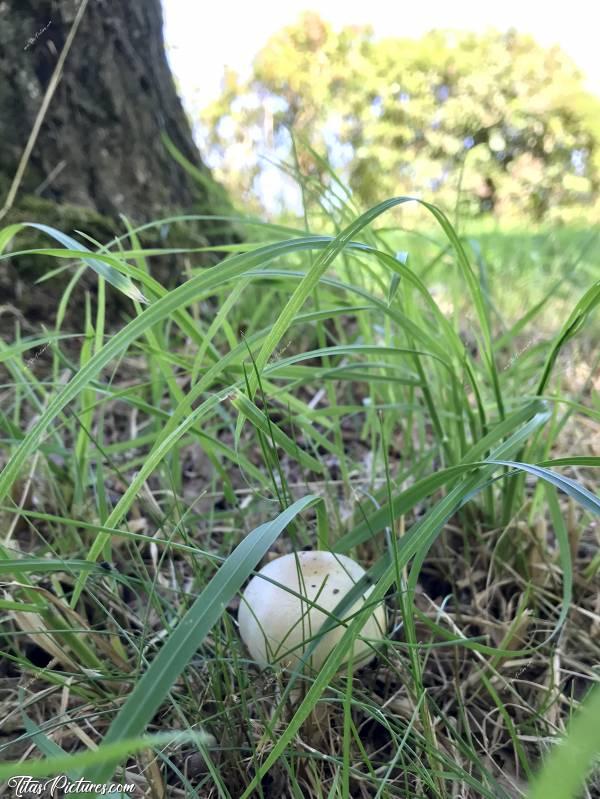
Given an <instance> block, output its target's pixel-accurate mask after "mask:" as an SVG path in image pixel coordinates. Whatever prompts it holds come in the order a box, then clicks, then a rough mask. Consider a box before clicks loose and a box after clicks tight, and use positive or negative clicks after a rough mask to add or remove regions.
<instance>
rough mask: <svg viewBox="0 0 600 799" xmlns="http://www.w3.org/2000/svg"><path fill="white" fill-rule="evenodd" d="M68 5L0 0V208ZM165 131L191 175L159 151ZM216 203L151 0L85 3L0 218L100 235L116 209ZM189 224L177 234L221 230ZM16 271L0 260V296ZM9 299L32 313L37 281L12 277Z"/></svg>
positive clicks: (115, 219) (152, 212) (217, 191)
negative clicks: (31, 282)
mask: <svg viewBox="0 0 600 799" xmlns="http://www.w3.org/2000/svg"><path fill="white" fill-rule="evenodd" d="M80 5H81V3H80V2H76V0H35V2H34V1H33V0H5V2H3V3H0V109H1V113H0V141H1V142H2V147H1V148H0V207H2V205H3V204H5V200H6V198H7V195H8V191H9V186H10V185H11V182H12V180H13V177H14V175H15V173H16V170H17V166H18V164H19V161H20V159H21V157H22V154H23V150H24V147H25V143H26V142H27V140H28V137H29V135H30V132H31V130H32V128H33V126H34V122H35V120H36V117H37V115H38V112H39V110H40V107H41V105H42V101H43V98H44V96H45V94H46V92H47V91H48V87H49V85H50V82H51V80H52V77H53V74H54V72H55V68H56V65H57V63H58V60H59V58H60V55H61V53H62V52H63V48H64V47H65V43H66V42H67V39H68V36H69V32H70V30H71V27H72V25H73V22H74V20H75V19H76V15H77V11H78V9H79V8H80ZM165 136H167V137H168V138H169V139H170V141H172V143H173V144H174V146H175V147H176V148H177V150H178V151H179V152H180V153H181V154H182V155H183V156H184V157H185V159H187V161H188V162H189V163H190V164H191V165H193V167H194V169H195V171H196V177H197V179H194V178H193V177H192V176H191V175H190V173H189V171H186V169H184V168H183V167H182V166H181V165H180V164H179V163H178V162H177V161H176V160H175V158H174V157H173V155H172V154H170V153H169V152H168V150H167V147H166V146H165ZM223 207H228V205H227V200H226V195H225V193H224V192H223V190H222V189H221V188H220V187H218V186H217V185H216V183H214V181H213V180H212V178H211V176H210V173H209V171H208V169H207V168H206V167H205V166H204V165H203V164H202V162H201V160H200V156H199V154H198V151H197V148H196V146H195V144H194V141H193V139H192V136H191V132H190V127H189V124H188V120H187V118H186V116H185V113H184V111H183V108H182V106H181V103H180V101H179V98H178V96H177V92H176V90H175V85H174V83H173V78H172V76H171V73H170V70H169V66H168V63H167V59H166V56H165V50H164V42H163V21H162V11H161V6H160V0H114V1H113V2H110V3H108V2H104V1H103V0H94V1H93V2H89V3H88V4H87V6H86V7H85V10H84V12H83V16H82V17H81V22H80V24H79V26H78V28H77V31H76V34H75V37H74V39H73V43H72V46H71V48H70V50H69V51H68V54H67V56H66V60H65V64H64V69H63V72H62V75H61V78H60V82H59V83H58V86H57V88H56V91H55V93H54V95H53V96H52V100H51V102H50V106H49V108H48V111H47V113H46V114H45V116H44V120H43V124H42V126H41V129H40V132H39V135H38V137H37V140H36V144H35V147H34V149H33V151H32V153H31V156H30V158H29V159H28V161H27V167H26V170H25V173H24V175H23V179H22V181H21V182H20V185H19V189H18V192H17V195H16V198H15V201H14V203H13V204H12V207H11V208H10V209H8V215H7V216H5V219H4V222H7V221H8V222H10V221H15V220H25V219H26V220H28V221H38V222H46V223H48V224H51V225H54V226H56V227H58V228H60V229H62V230H64V231H65V232H68V233H72V231H73V229H74V228H78V229H81V230H84V231H85V232H86V233H88V234H91V235H93V236H95V237H96V238H99V239H100V240H101V241H105V240H106V239H107V238H108V237H110V236H111V235H113V234H114V233H115V231H118V232H120V233H123V232H124V227H123V224H122V222H121V221H120V220H119V215H121V214H125V215H126V216H127V217H128V218H129V219H130V220H131V221H132V222H134V223H143V222H147V221H150V220H153V219H159V218H161V217H165V216H168V215H169V214H171V213H175V212H177V211H181V210H188V211H191V210H195V211H196V212H203V213H211V212H215V211H216V212H218V211H219V210H222V208H223ZM190 229H191V228H188V232H187V233H186V235H188V236H190V235H195V237H196V238H195V242H196V243H207V241H208V240H212V239H213V238H215V239H216V238H218V239H219V240H220V241H222V240H223V238H226V237H227V236H226V235H225V234H224V232H223V229H222V226H221V230H215V226H214V223H213V224H212V225H211V224H209V223H204V224H203V225H199V226H198V227H197V228H196V229H195V231H194V233H193V234H192V233H190V232H189V230H190ZM165 233H166V230H163V231H161V234H162V235H163V236H164V234H165ZM173 233H174V235H175V238H177V236H179V237H180V236H181V234H182V231H181V230H177V229H173V228H171V234H172V235H171V237H170V238H169V239H168V240H165V239H164V238H162V239H161V241H160V242H157V243H160V244H162V246H165V245H166V244H169V243H171V244H172V243H174V241H175V239H174V238H173ZM156 235H158V233H156ZM46 243H47V240H46ZM38 260H39V259H38ZM36 263H37V261H36ZM19 267H21V263H20V264H19ZM168 269H173V263H172V262H164V263H163V273H162V275H161V277H162V278H165V279H166V278H168V276H169V275H168V274H165V270H167V271H168ZM23 275H24V271H23V269H21V268H19V269H16V268H14V267H13V268H12V269H11V268H10V267H9V266H8V265H7V264H6V262H5V263H4V264H3V265H0V284H1V286H2V287H3V289H4V292H5V297H4V298H5V300H6V297H7V296H10V293H11V292H12V291H13V288H14V287H15V285H17V284H18V283H19V281H20V279H21V278H22V277H23ZM26 285H27V284H26ZM16 300H17V301H18V302H17V304H18V305H19V307H20V308H21V310H27V309H28V307H30V306H31V304H32V303H33V304H35V305H36V307H37V308H38V310H39V311H40V313H43V310H44V309H43V306H44V304H47V303H48V301H49V300H48V285H45V286H44V287H43V290H41V293H37V290H33V291H30V290H29V289H28V290H23V286H22V287H21V291H20V293H19V294H18V296H17V297H16Z"/></svg>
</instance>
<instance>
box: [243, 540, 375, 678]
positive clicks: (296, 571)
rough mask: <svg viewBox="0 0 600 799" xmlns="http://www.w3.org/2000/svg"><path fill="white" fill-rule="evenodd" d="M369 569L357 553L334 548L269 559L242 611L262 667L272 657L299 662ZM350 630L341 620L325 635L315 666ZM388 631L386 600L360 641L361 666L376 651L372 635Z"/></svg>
mask: <svg viewBox="0 0 600 799" xmlns="http://www.w3.org/2000/svg"><path fill="white" fill-rule="evenodd" d="M364 574H365V570H364V569H363V568H362V566H360V565H359V564H358V563H356V562H355V561H353V560H352V559H351V558H348V557H346V556H345V555H337V554H333V553H331V552H298V553H292V554H291V555H284V556H283V557H281V558H277V559H276V560H272V561H271V562H270V563H267V565H266V566H264V567H263V568H262V569H261V570H260V571H259V572H258V574H257V575H256V576H255V577H253V578H252V580H250V582H249V583H248V586H247V588H246V590H245V591H244V594H243V597H242V601H241V603H240V610H239V614H238V621H239V627H240V634H241V636H242V639H243V641H244V643H245V644H246V646H247V647H248V650H249V651H250V654H251V655H252V658H253V659H254V660H255V661H256V662H257V663H258V664H259V665H260V666H261V668H265V666H267V665H268V664H269V663H280V664H281V665H283V666H285V667H288V668H289V667H291V666H293V665H295V664H296V662H297V661H298V659H299V658H300V656H301V655H302V654H303V652H304V650H305V649H306V648H307V647H308V645H309V643H310V641H311V639H312V638H314V636H315V635H316V634H317V633H318V632H319V630H320V628H321V626H322V625H323V623H324V622H325V620H326V619H327V618H328V616H329V614H330V613H331V612H332V611H333V610H334V609H335V607H336V606H337V604H338V603H339V602H340V600H341V599H343V597H344V596H345V595H346V594H347V593H348V591H349V590H350V589H351V588H352V586H353V585H354V584H355V583H356V582H358V580H359V579H360V578H361V577H362V576H363V575H364ZM263 576H264V577H268V578H269V580H265V579H263ZM270 580H273V581H274V582H270ZM274 583H279V584H280V585H275V584H274ZM286 589H290V590H289V591H288V590H286ZM372 590H373V588H372V587H371V588H368V589H367V590H366V591H365V593H364V594H363V596H362V597H361V598H360V599H359V600H358V601H357V602H356V603H355V604H353V605H352V606H351V607H350V608H348V609H347V610H346V611H345V612H344V613H343V614H342V615H341V618H342V619H347V618H348V617H349V616H354V614H356V613H357V611H359V610H360V609H361V607H362V606H363V605H364V603H365V600H366V599H368V596H369V594H370V593H371V591H372ZM291 591H293V592H296V594H299V595H300V596H296V595H295V594H294V593H291ZM306 600H308V601H306ZM311 603H314V604H316V605H318V606H319V608H321V609H318V608H317V607H315V606H314V605H312V604H311ZM345 630H346V626H345V625H343V624H338V625H336V627H335V628H334V629H332V630H330V631H329V632H327V633H326V635H324V636H323V638H322V639H321V640H320V641H319V644H318V645H317V647H316V649H315V651H314V652H313V654H312V657H311V666H312V668H313V669H317V670H318V669H320V668H321V666H322V665H323V663H324V661H325V659H326V657H327V655H328V654H329V653H330V652H331V650H332V649H333V648H334V647H335V645H336V644H337V642H338V641H339V640H340V638H341V637H342V636H343V634H344V632H345ZM384 633H385V610H384V607H383V605H381V604H380V605H378V606H377V607H374V608H373V610H372V612H371V615H370V616H369V617H368V618H367V621H366V622H365V625H364V626H363V628H362V630H361V632H360V637H357V638H356V640H355V642H354V659H353V662H354V664H355V665H356V667H358V666H364V665H365V663H368V661H369V660H371V659H372V657H373V655H374V652H373V648H372V647H371V646H370V645H369V643H367V641H371V642H376V641H379V640H381V638H383V636H384ZM361 638H363V639H367V640H361Z"/></svg>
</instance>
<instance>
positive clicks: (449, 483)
mask: <svg viewBox="0 0 600 799" xmlns="http://www.w3.org/2000/svg"><path fill="white" fill-rule="evenodd" d="M335 185H336V184H335V183H332V187H333V188H335ZM305 188H306V191H310V190H312V189H311V187H310V186H307V187H305ZM333 188H332V189H331V190H333ZM321 191H322V192H323V190H322V189H321ZM320 197H321V204H322V206H323V207H324V208H326V209H327V213H328V216H327V220H328V222H329V225H330V229H329V232H327V230H326V229H325V226H324V222H323V218H322V217H320V219H319V221H318V225H317V229H318V231H319V232H318V233H312V232H311V229H312V224H311V219H310V216H309V214H307V215H306V218H305V225H304V227H305V229H304V230H297V229H293V228H289V227H283V226H277V225H263V224H260V223H256V222H252V221H251V220H246V228H245V229H246V234H247V239H246V241H245V242H244V243H243V244H236V245H224V246H223V247H220V248H204V249H213V250H218V251H219V252H221V254H223V255H225V256H226V257H225V258H224V260H223V261H222V262H221V263H220V264H219V265H217V266H215V267H213V268H210V269H205V268H198V269H194V268H193V267H192V268H191V270H190V273H189V276H187V279H186V280H185V281H184V282H183V283H182V284H181V285H179V286H178V287H177V288H175V289H173V290H170V291H168V290H166V289H165V288H164V287H163V286H161V285H160V284H159V283H158V282H157V281H156V280H155V279H154V278H153V277H152V261H153V258H154V257H155V256H158V255H160V254H164V252H163V251H160V252H159V251H147V250H143V249H141V248H140V247H139V246H138V241H137V234H138V232H139V231H136V230H134V229H129V230H127V232H126V234H124V236H123V237H121V238H120V239H118V240H116V241H114V242H112V243H111V244H110V245H109V246H105V247H95V248H94V250H93V251H92V250H90V249H89V247H87V246H84V245H82V244H80V243H77V242H76V241H75V240H74V239H72V238H70V237H68V236H66V235H65V234H64V233H62V232H60V231H56V230H53V229H51V228H47V227H46V228H44V232H45V233H46V234H47V235H48V236H49V237H50V238H51V239H54V240H55V241H54V242H53V243H54V244H56V243H58V244H60V245H61V246H60V247H52V248H48V249H45V250H38V251H36V252H35V253H31V252H29V253H28V257H31V256H32V254H33V255H37V256H39V257H40V258H42V257H50V258H53V259H57V258H58V259H65V258H66V259H67V260H68V263H69V264H71V263H72V262H76V263H79V264H80V266H79V267H78V268H77V270H76V271H75V272H74V276H73V280H72V282H71V284H70V285H69V287H68V289H67V293H66V294H65V296H64V299H63V302H62V303H61V305H60V307H59V308H58V309H57V315H56V319H55V322H54V325H53V326H52V328H50V329H47V330H39V331H36V332H35V333H32V334H31V335H27V336H24V335H22V332H21V329H20V327H19V324H18V323H15V327H14V331H13V335H12V336H11V340H10V342H9V343H2V344H1V345H0V361H1V367H2V369H3V374H4V379H3V385H2V395H1V396H0V403H1V404H0V435H1V436H2V443H3V450H2V460H3V464H2V465H3V470H2V472H1V473H0V512H1V513H2V514H3V519H4V524H3V529H4V530H5V531H6V533H5V535H4V536H3V540H2V546H1V548H0V572H1V574H2V579H3V582H4V594H3V597H2V599H0V610H1V612H2V614H3V633H2V639H1V640H2V643H1V649H2V652H1V656H0V657H1V660H0V669H2V672H3V677H4V679H5V681H6V685H7V686H8V689H7V691H6V693H5V694H4V696H3V698H2V699H1V700H0V701H2V705H3V711H4V712H3V713H2V714H1V715H2V716H3V717H4V733H5V735H7V736H8V737H7V738H6V739H5V743H4V744H0V751H2V754H3V759H4V760H9V759H12V760H13V761H15V760H17V759H23V758H24V759H25V760H26V761H27V763H18V764H17V765H10V764H9V765H7V766H2V767H0V778H1V779H6V778H7V777H8V775H9V774H10V773H23V771H25V772H27V773H32V774H33V773H34V772H35V773H38V774H42V773H44V774H48V775H50V774H53V773H56V772H57V770H61V769H62V770H65V771H66V772H68V773H69V774H79V773H86V774H87V775H89V776H90V778H92V779H93V780H94V781H95V782H102V781H106V782H108V781H110V780H111V779H112V778H113V775H115V774H116V775H117V776H119V777H122V778H123V779H122V780H121V781H123V782H131V781H133V782H134V783H136V785H138V786H139V788H140V789H143V790H147V791H150V792H151V794H152V795H153V796H164V795H167V796H190V797H193V796H196V797H205V796H213V795H214V796H221V797H240V796H242V797H247V796H251V795H252V796H254V795H256V796H273V795H290V796H297V797H305V796H311V797H312V796H314V797H338V796H339V797H349V796H375V797H395V796H403V797H409V796H415V797H416V796H419V797H422V796H432V797H453V796H458V795H462V796H468V797H482V796H483V797H508V796H519V795H524V793H525V792H526V790H527V785H528V784H529V783H530V782H531V780H532V779H533V777H534V774H535V773H536V772H537V770H538V768H539V765H540V761H542V760H543V759H544V758H545V757H546V756H547V754H548V752H549V750H551V749H552V748H553V745H554V743H555V742H556V741H558V740H560V738H561V736H562V735H563V733H564V730H565V728H566V726H567V724H568V723H569V720H570V718H571V716H572V715H573V714H575V713H576V711H577V708H578V707H579V704H580V701H581V699H582V698H583V696H584V695H585V694H586V692H587V690H588V688H589V686H590V685H591V684H592V683H593V682H595V681H597V679H598V674H597V663H598V654H599V653H598V644H597V638H598V636H597V631H598V630H597V628H598V623H599V620H598V608H597V587H598V583H597V579H598V570H599V568H600V559H599V557H598V554H597V552H598V547H597V538H596V534H595V527H594V524H595V522H594V518H595V516H597V514H598V513H599V512H600V500H599V499H598V497H597V496H596V495H595V493H594V487H595V482H594V469H595V468H597V467H598V465H600V458H599V457H598V455H599V453H598V436H599V431H600V406H598V400H597V394H595V393H594V392H595V390H597V386H595V383H594V381H595V380H596V374H597V373H596V371H595V369H596V367H597V363H598V354H597V353H596V352H594V349H593V347H592V340H593V339H592V337H591V334H590V333H589V331H590V330H594V325H595V322H594V321H593V312H594V310H595V308H596V306H597V304H598V302H599V300H600V284H598V283H593V282H592V281H591V280H588V279H587V277H586V278H584V279H583V281H582V283H583V284H582V285H577V286H574V287H573V288H572V290H570V291H569V292H568V293H565V296H561V298H560V299H561V302H562V303H564V304H565V305H566V304H568V309H567V310H565V312H564V314H563V315H562V317H561V319H560V320H558V321H556V320H555V323H554V325H551V327H552V328H553V329H552V330H550V331H549V332H546V330H547V325H548V324H549V323H548V317H547V316H545V314H546V312H547V310H548V308H549V307H551V306H552V304H553V303H554V301H555V300H556V297H555V294H554V293H553V292H551V291H550V290H549V289H550V286H549V287H548V290H547V291H546V292H545V293H543V296H542V297H541V298H538V299H537V300H536V302H535V303H534V304H533V305H532V306H531V307H530V308H528V310H527V313H526V315H525V316H524V317H522V318H521V319H519V318H516V317H515V316H511V311H514V306H513V305H511V302H509V301H508V300H507V298H506V297H505V294H506V291H507V286H506V282H505V278H504V276H503V274H502V271H501V270H500V271H499V272H498V271H497V270H495V269H494V268H493V266H492V265H490V264H488V263H487V261H485V260H484V256H483V255H482V254H481V252H482V250H481V248H479V249H478V247H477V245H476V244H473V241H472V240H471V239H472V237H471V239H469V238H465V237H462V236H459V235H458V234H457V232H456V230H455V228H454V227H453V226H452V224H451V223H450V222H449V221H448V219H447V218H446V217H445V215H444V214H443V213H442V212H441V211H440V210H439V209H437V208H436V207H434V206H432V205H429V204H427V203H421V205H422V207H423V210H424V213H426V214H428V215H429V217H430V219H431V220H432V221H433V223H435V225H436V228H435V229H434V232H433V233H432V232H431V227H430V225H427V226H425V229H426V231H427V233H426V238H423V236H421V238H422V239H423V240H424V241H425V242H426V246H422V247H420V248H419V247H414V248H413V246H412V245H413V243H414V242H415V241H417V240H418V232H414V231H413V232H410V233H409V232H402V231H396V232H391V231H390V230H389V229H386V228H383V225H385V224H386V223H385V220H386V214H387V215H389V214H391V213H394V212H395V211H397V210H398V209H399V208H401V207H402V206H403V205H404V204H405V203H407V202H408V201H409V200H408V199H407V198H396V199H392V200H389V201H386V202H384V203H381V204H379V205H378V206H375V207H374V208H372V209H370V210H369V211H367V212H366V213H363V214H357V213H354V212H353V209H352V207H351V204H350V201H347V202H346V201H340V196H339V194H338V196H337V197H336V198H335V199H332V198H331V197H328V195H327V192H326V191H325V192H324V193H322V194H321V195H320ZM163 221H164V220H161V221H160V222H157V223H156V224H157V225H159V224H162V222H163ZM178 221H179V222H181V221H182V220H178ZM238 223H239V220H238ZM19 233H20V230H19V228H18V227H12V228H9V229H5V230H4V231H3V232H0V250H3V251H4V250H6V249H7V248H8V247H9V246H10V247H11V248H12V251H11V253H10V257H12V258H18V257H19V254H18V250H17V249H16V243H18V237H19ZM502 246H503V245H502V237H501V236H500V235H499V237H498V249H499V250H501V247H502ZM489 248H492V249H493V246H492V245H491V244H490V242H489V241H487V242H486V247H485V249H488V250H489ZM2 257H8V256H6V255H5V256H2ZM586 257H588V256H586ZM189 258H190V259H191V261H192V263H193V252H190V253H189ZM59 263H60V262H59ZM473 263H475V264H476V269H474V267H473V265H472V264H473ZM84 269H91V270H93V271H94V272H96V274H97V275H98V290H97V293H96V294H95V295H94V296H89V295H81V294H79V293H78V278H79V277H80V276H81V274H82V273H83V270H84ZM442 269H443V270H444V271H443V275H444V283H443V286H442V289H441V290H442V292H443V296H441V295H440V293H439V292H438V293H437V294H436V291H433V290H432V286H434V285H435V281H436V280H439V277H436V273H438V272H439V274H442V272H441V271H440V270H442ZM532 274H534V273H533V272H532ZM550 278H551V282H555V281H557V280H558V279H560V278H562V275H560V274H552V275H551V276H550ZM106 283H109V284H111V285H112V287H114V288H116V289H117V290H119V291H121V292H123V293H124V294H125V295H126V296H127V297H129V298H130V300H131V319H130V321H128V322H127V323H125V324H123V325H122V326H121V327H120V328H119V329H117V330H108V329H107V327H106V323H105V317H106V302H107V299H106V297H107V294H106ZM562 290H563V292H565V291H566V287H565V285H563V286H562ZM499 297H500V298H501V299H502V301H501V302H499ZM74 303H76V304H79V306H81V307H82V308H83V309H84V313H83V319H82V333H81V336H79V337H77V338H76V342H77V346H76V347H73V337H72V335H66V334H65V333H63V332H62V325H63V322H64V319H65V314H66V313H67V308H68V306H69V304H71V305H72V304H74ZM542 317H544V326H543V329H544V333H543V337H541V336H540V335H539V330H538V327H537V326H538V322H539V320H540V319H541V318H542ZM534 338H535V341H533V339H534ZM530 341H533V343H528V342H530ZM584 358H589V360H587V361H586V363H587V366H588V371H587V372H585V369H584V373H583V374H580V375H579V378H578V380H577V381H574V379H573V377H572V374H571V372H570V371H568V370H567V371H563V372H562V373H561V369H563V364H564V363H567V364H568V366H569V367H570V366H571V365H573V364H574V363H575V364H577V363H580V362H583V359H584ZM594 437H595V438H594ZM316 546H318V547H320V548H324V549H331V550H332V551H334V552H344V553H349V554H352V555H353V556H354V557H355V558H357V559H359V560H360V561H361V562H362V563H363V564H364V565H365V566H366V567H367V568H368V574H367V577H366V578H365V580H368V581H369V582H371V583H372V584H373V585H374V589H373V593H372V594H371V600H372V602H373V603H376V602H379V601H382V600H384V601H385V602H386V605H387V608H388V614H389V617H390V619H391V626H390V631H389V635H388V638H387V640H386V642H385V645H384V646H383V647H381V648H380V649H379V650H378V658H377V661H376V664H375V665H373V666H371V667H370V668H369V670H368V671H366V672H363V673H359V674H358V675H354V676H353V675H352V673H351V671H348V670H342V672H341V673H338V668H339V665H340V664H341V663H343V662H344V659H345V656H346V654H347V652H349V651H350V649H351V647H352V645H353V641H354V639H355V637H356V636H357V635H358V634H359V631H360V629H361V628H362V625H363V621H364V617H365V614H368V613H369V612H370V607H366V608H365V609H364V610H363V611H361V612H359V613H358V614H357V615H356V616H355V618H354V619H353V620H352V621H351V623H350V624H349V626H348V628H347V630H346V632H345V634H344V636H343V638H342V640H341V642H340V644H339V645H338V646H337V647H336V649H335V650H334V651H333V652H332V655H331V657H330V658H329V660H328V661H327V662H326V664H325V666H324V667H323V669H322V670H321V671H320V672H319V673H318V674H316V675H310V674H308V673H304V672H302V671H300V670H297V671H296V672H295V673H293V674H291V675H286V678H285V681H283V682H281V679H280V675H278V674H277V673H276V672H272V673H269V672H267V673H265V674H259V673H258V672H257V670H256V668H255V667H254V666H253V664H252V663H250V662H249V660H248V656H247V654H246V653H245V651H244V650H243V647H242V646H241V644H240V641H239V636H238V635H237V630H236V603H237V602H238V601H239V599H238V595H239V591H240V589H241V588H242V586H243V583H244V581H245V580H246V579H247V578H248V577H249V576H250V575H251V574H253V572H254V571H255V570H256V569H257V568H258V566H259V564H260V561H261V559H262V558H263V557H264V556H265V555H266V553H267V552H269V551H270V552H271V553H274V554H282V553H284V552H288V551H291V550H293V549H300V548H303V547H316ZM362 590H363V586H362V585H361V584H358V585H357V586H356V592H357V595H358V593H359V592H362ZM350 600H351V598H350V599H349V600H348V601H350ZM316 643H317V640H316V639H315V641H313V646H314V645H316ZM295 685H301V686H302V688H303V690H302V696H303V698H302V701H301V703H300V704H299V705H295V706H293V707H292V708H291V709H290V704H289V703H288V701H287V699H288V698H289V696H290V692H291V691H292V689H293V687H294V686H295ZM324 701H326V702H327V703H328V705H329V708H330V712H329V713H328V727H327V729H326V730H324V731H323V730H321V731H320V733H319V736H312V734H311V732H310V730H311V727H310V725H308V726H307V724H306V722H307V720H310V717H311V714H313V712H314V711H315V708H317V707H318V705H319V703H321V702H324ZM574 724H576V722H574ZM574 729H576V730H577V729H578V728H576V727H575V728H574ZM164 735H167V736H171V737H167V738H165V737H164ZM307 736H308V738H307ZM96 747H97V748H96ZM590 750H592V748H590ZM76 753H78V754H77V755H76ZM40 755H43V756H44V757H45V758H47V759H46V760H42V761H41V762H36V763H34V762H33V761H34V760H35V759H36V758H39V756H40ZM71 755H72V756H73V759H70V758H69V757H68V756H71ZM590 757H591V755H590ZM590 766H591V763H590V762H589V758H588V759H587V760H586V761H585V762H580V763H579V764H578V765H577V769H578V771H577V773H576V774H575V777H574V779H575V783H577V781H579V782H581V781H582V780H583V778H584V771H585V770H586V769H589V768H590ZM593 780H594V776H593V775H592V776H591V777H590V778H589V782H588V788H586V789H585V790H587V791H588V795H592V792H593V790H594V788H593ZM554 795H555V796H557V797H558V796H566V795H567V794H565V793H560V792H559V791H558V789H557V792H556V793H555V794H554Z"/></svg>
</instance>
